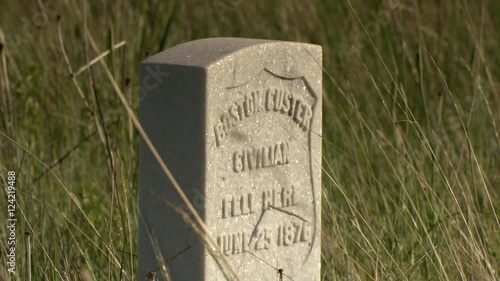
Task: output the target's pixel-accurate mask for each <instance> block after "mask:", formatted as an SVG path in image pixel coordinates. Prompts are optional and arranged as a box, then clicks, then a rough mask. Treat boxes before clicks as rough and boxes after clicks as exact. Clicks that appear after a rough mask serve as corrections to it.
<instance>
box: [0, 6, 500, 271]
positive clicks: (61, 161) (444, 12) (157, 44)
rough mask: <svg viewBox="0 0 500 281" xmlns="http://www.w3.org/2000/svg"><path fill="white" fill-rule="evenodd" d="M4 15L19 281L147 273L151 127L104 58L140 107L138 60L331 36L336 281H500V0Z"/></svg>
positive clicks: (3, 170) (328, 247) (326, 213)
mask: <svg viewBox="0 0 500 281" xmlns="http://www.w3.org/2000/svg"><path fill="white" fill-rule="evenodd" d="M1 7H2V8H1V9H0V42H1V43H2V48H1V51H0V109H1V112H0V116H1V117H0V174H1V175H2V186H4V187H6V184H5V182H4V179H5V178H6V175H7V170H15V171H17V174H18V182H17V185H16V188H17V200H18V204H19V205H18V209H17V213H16V215H17V218H18V224H17V240H18V247H17V250H16V251H17V257H18V259H17V275H15V276H11V280H26V279H27V278H28V277H27V276H28V273H27V272H28V271H30V272H31V278H32V279H33V280H135V279H136V278H137V277H136V276H135V272H136V269H137V221H138V216H139V215H138V206H137V189H138V186H137V173H136V171H137V141H138V136H137V134H136V131H135V129H134V128H133V124H132V122H131V119H130V118H129V115H128V114H127V111H126V110H125V108H124V107H123V106H122V104H121V102H120V100H119V98H118V96H117V94H116V91H115V88H114V87H113V85H112V83H111V79H110V78H109V76H108V75H106V72H105V69H104V68H103V67H102V65H101V64H100V63H95V64H93V65H92V66H89V62H90V61H92V59H94V58H96V57H98V56H99V55H101V54H102V55H103V57H104V58H103V60H104V62H105V63H106V65H107V67H108V68H109V69H110V72H111V74H112V80H114V81H116V82H117V83H118V87H120V90H121V91H122V92H123V93H124V94H125V95H126V97H127V98H128V99H129V102H130V104H131V105H132V107H133V108H134V109H137V107H138V102H139V94H138V91H137V85H138V81H137V79H138V77H137V70H138V64H139V62H140V61H141V60H143V59H144V58H146V57H147V56H148V55H151V54H154V53H156V52H158V51H160V50H162V49H165V48H168V47H170V46H173V45H176V44H178V43H181V42H185V41H189V40H194V39H198V38H203V37H214V36H234V37H250V38H269V39H280V40H289V41H303V42H311V43H315V44H320V45H322V46H323V51H324V62H323V63H324V91H323V99H324V108H323V111H324V120H323V123H324V128H323V167H324V173H323V202H324V204H323V206H322V207H323V226H322V236H323V245H322V276H323V279H324V280H495V279H500V272H499V270H498V268H500V262H499V261H500V232H499V231H500V223H499V214H500V211H499V210H500V199H499V196H500V194H499V193H500V189H499V186H500V173H499V171H500V137H499V135H500V113H499V112H500V82H499V81H500V79H499V77H500V57H499V56H498V54H497V53H498V46H499V45H500V42H499V41H500V36H499V35H500V33H499V31H498V30H500V17H498V16H497V15H495V11H498V10H500V3H499V2H498V1H493V0H490V1H488V0H483V1H476V2H470V1H460V0H456V1H416V0H413V1H410V0H407V1H403V0H401V1H396V0H391V1H389V0H387V1H369V2H367V1H361V0H356V1H355V0H352V1H350V0H342V1H326V0H324V1H320V0H316V1H309V2H306V1H301V0H289V1H279V2H278V1H245V0H241V1H234V0H231V1H229V0H221V1H210V0H198V1H194V0H193V1H160V0H149V1H125V0H121V1H85V0H82V1H76V0H46V1H42V0H39V1H14V0H4V1H3V2H2V5H1ZM86 29H88V31H89V34H90V36H91V37H92V38H93V39H94V40H95V42H96V45H97V48H98V51H96V50H95V49H94V48H93V47H92V44H91V42H90V39H89V38H90V37H89V36H87V35H86V32H85V30H86ZM122 41H125V45H120V42H122ZM106 50H109V53H108V54H104V52H105V51H106ZM84 66H89V67H88V68H85V69H83V70H82V71H81V72H80V73H79V75H77V76H75V75H73V76H72V75H71V74H72V73H76V72H77V71H78V70H79V69H80V68H81V67H84ZM4 198H5V197H4ZM6 205H7V203H6V200H2V201H0V210H1V211H0V212H2V215H1V216H0V218H2V220H4V218H5V216H4V214H5V213H6V211H7V207H6ZM2 225H4V222H2ZM25 232H26V233H29V235H28V234H25ZM7 235H8V232H7V229H6V228H4V227H2V228H1V229H0V238H1V239H0V247H1V248H2V249H1V250H2V253H5V252H6V247H7V245H6V241H7V240H6V239H7V238H6V237H7ZM28 241H29V242H30V243H28ZM29 252H31V258H27V257H26V255H27V253H29ZM0 262H1V265H0V280H3V279H5V276H7V273H6V272H5V270H6V256H5V255H3V254H2V255H0ZM28 266H30V268H28ZM141 278H142V277H141ZM144 278H145V277H144Z"/></svg>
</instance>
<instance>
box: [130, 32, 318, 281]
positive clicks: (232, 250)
mask: <svg viewBox="0 0 500 281" xmlns="http://www.w3.org/2000/svg"><path fill="white" fill-rule="evenodd" d="M321 60H322V53H321V47H319V46H316V45H311V44H303V43H293V42H281V41H268V40H255V39H240V38H213V39H203V40H197V41H193V42H189V43H185V44H181V45H178V46H176V47H173V48H171V49H168V50H166V51H164V52H162V53H159V54H157V55H155V56H153V57H151V58H149V59H147V60H145V61H144V62H142V64H141V67H140V73H141V74H140V75H141V82H140V83H141V84H140V86H141V104H140V119H141V123H142V125H143V126H144V128H145V130H146V132H147V133H148V135H149V136H150V138H151V139H152V141H153V144H154V145H155V146H156V148H157V149H158V151H159V152H160V154H161V156H162V158H163V159H164V161H165V162H166V164H167V165H168V167H169V168H170V169H171V170H172V173H173V175H174V176H175V177H176V179H177V180H178V181H179V183H180V184H181V186H182V187H183V188H184V190H185V191H186V193H187V196H188V197H189V198H190V199H191V202H192V203H193V205H194V206H195V207H196V208H197V209H198V211H199V212H200V214H201V216H202V218H203V219H204V221H205V222H206V224H207V226H208V228H209V230H210V234H211V236H212V237H213V239H214V240H215V241H217V243H218V245H219V246H220V249H221V252H222V253H223V254H224V255H225V256H226V258H227V259H228V261H229V262H230V264H231V265H232V267H233V268H234V269H235V270H236V271H237V272H238V274H239V276H240V278H241V280H273V281H274V280H280V279H279V278H280V272H282V274H283V280H295V281H299V280H303V281H306V280H307V281H310V280H319V279H320V245H321V243H320V226H321V222H320V216H321V211H320V206H321V203H320V200H321V137H320V136H321V126H322V124H321V115H322V112H321V89H322V88H321V80H322V78H321V77H322V67H321ZM139 176H140V202H139V203H140V211H141V217H140V222H139V225H140V233H139V235H140V238H139V280H143V279H144V278H145V277H146V275H147V274H148V272H149V271H154V270H157V269H158V262H157V256H158V254H161V255H162V256H163V258H164V259H165V260H166V261H167V263H168V268H169V271H170V274H171V276H172V278H173V280H192V281H194V280H225V278H224V277H223V275H222V272H221V270H220V269H219V267H218V266H217V264H216V262H215V261H214V258H213V257H212V256H210V255H209V254H208V252H207V251H206V249H205V248H204V246H203V243H202V242H201V241H200V239H199V237H197V236H196V234H194V232H193V231H192V229H191V227H190V226H188V225H187V224H186V223H185V222H184V221H183V220H182V219H181V218H180V217H179V216H178V214H177V213H176V212H174V211H173V210H172V209H171V208H170V207H168V206H167V204H166V201H168V202H170V203H173V204H176V205H178V206H180V207H181V208H182V209H186V208H184V207H183V204H182V201H181V200H180V198H179V196H178V195H177V194H176V192H175V191H174V189H173V188H172V186H171V184H170V183H169V181H168V179H167V178H166V176H164V175H163V173H162V171H161V169H160V167H159V165H158V164H157V162H156V161H155V160H154V158H153V156H152V154H151V153H150V152H149V150H148V149H147V147H146V146H145V144H144V142H141V147H140V175H139ZM151 241H156V242H153V243H152V242H151ZM152 244H156V245H157V246H152ZM154 249H158V251H157V252H156V254H155V250H154ZM278 269H281V270H278Z"/></svg>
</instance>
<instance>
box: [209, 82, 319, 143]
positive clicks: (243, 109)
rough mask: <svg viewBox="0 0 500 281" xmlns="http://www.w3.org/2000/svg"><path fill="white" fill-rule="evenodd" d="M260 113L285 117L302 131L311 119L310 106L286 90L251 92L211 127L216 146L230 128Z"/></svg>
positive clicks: (275, 89) (274, 89)
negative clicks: (271, 113)
mask: <svg viewBox="0 0 500 281" xmlns="http://www.w3.org/2000/svg"><path fill="white" fill-rule="evenodd" d="M262 93H265V94H264V98H262V96H263V95H262ZM260 112H275V113H280V114H283V115H286V116H288V117H289V118H290V119H292V120H293V121H294V122H295V123H296V124H297V125H298V126H299V127H300V128H301V129H302V130H303V131H307V130H309V127H310V126H311V119H312V117H313V113H312V108H311V106H310V105H309V104H307V103H306V102H305V101H304V100H302V99H301V98H300V97H298V96H297V95H296V94H294V93H292V92H290V91H289V90H288V89H284V88H269V89H266V90H264V91H260V90H255V91H251V92H248V93H246V94H245V95H244V96H243V97H242V98H241V99H239V100H237V101H236V102H234V103H232V104H231V105H230V106H229V108H228V109H227V111H226V112H224V114H222V116H221V118H220V119H219V120H217V121H216V123H215V125H214V127H213V128H214V134H215V142H216V145H217V146H220V145H221V142H222V140H223V139H224V138H226V137H227V136H228V134H229V130H230V129H231V128H233V127H234V126H236V125H238V124H240V123H241V122H242V121H243V120H245V119H246V118H249V117H251V116H253V115H255V114H258V113H260Z"/></svg>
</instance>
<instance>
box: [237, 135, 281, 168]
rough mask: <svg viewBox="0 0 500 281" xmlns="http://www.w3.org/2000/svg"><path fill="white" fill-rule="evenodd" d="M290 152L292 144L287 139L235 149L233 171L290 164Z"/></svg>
mask: <svg viewBox="0 0 500 281" xmlns="http://www.w3.org/2000/svg"><path fill="white" fill-rule="evenodd" d="M289 152H290V145H289V144H288V142H286V141H282V142H278V143H276V144H273V145H269V146H259V147H251V148H245V149H241V150H238V151H235V152H234V153H233V171H234V172H235V173H239V172H244V171H248V170H250V171H251V170H257V169H260V168H268V167H274V166H279V165H285V164H288V163H289V162H290V160H289V159H288V155H289Z"/></svg>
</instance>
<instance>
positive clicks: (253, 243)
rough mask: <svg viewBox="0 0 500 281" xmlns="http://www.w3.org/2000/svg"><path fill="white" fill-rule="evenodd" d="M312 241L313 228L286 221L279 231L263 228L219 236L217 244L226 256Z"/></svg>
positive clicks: (307, 224) (304, 224)
mask: <svg viewBox="0 0 500 281" xmlns="http://www.w3.org/2000/svg"><path fill="white" fill-rule="evenodd" d="M311 239H312V226H311V225H310V224H309V223H307V222H305V221H299V222H292V221H285V222H282V223H281V224H279V225H278V226H277V229H270V228H267V227H262V228H260V229H255V230H254V231H248V232H245V231H239V232H234V233H225V234H221V235H218V236H217V244H218V245H219V247H220V248H221V250H222V252H223V253H224V254H225V255H226V256H231V255H237V254H241V253H244V252H249V251H251V252H257V251H265V250H269V249H270V248H271V247H273V246H274V247H283V246H292V245H295V244H298V243H309V242H311Z"/></svg>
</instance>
